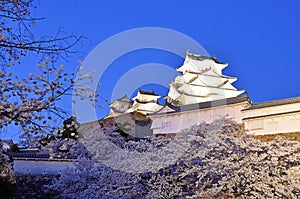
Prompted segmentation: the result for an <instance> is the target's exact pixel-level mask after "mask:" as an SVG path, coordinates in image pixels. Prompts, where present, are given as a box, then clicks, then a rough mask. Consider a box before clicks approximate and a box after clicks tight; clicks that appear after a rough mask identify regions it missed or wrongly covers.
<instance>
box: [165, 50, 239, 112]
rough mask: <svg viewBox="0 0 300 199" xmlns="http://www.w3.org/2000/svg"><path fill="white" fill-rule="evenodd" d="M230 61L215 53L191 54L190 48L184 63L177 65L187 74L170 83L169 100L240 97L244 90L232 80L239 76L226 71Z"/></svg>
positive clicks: (186, 101)
mask: <svg viewBox="0 0 300 199" xmlns="http://www.w3.org/2000/svg"><path fill="white" fill-rule="evenodd" d="M227 66H228V64H227V63H221V62H219V61H217V60H216V58H215V57H208V56H201V55H195V54H191V53H189V52H188V51H187V53H186V58H185V61H184V64H183V65H182V66H181V67H179V68H178V69H177V71H179V72H182V73H183V74H182V75H180V76H177V77H176V78H175V80H174V81H173V82H171V83H170V90H169V93H168V96H167V97H166V99H167V102H169V103H171V104H173V105H177V106H181V105H187V104H195V103H201V102H207V101H214V100H220V99H226V98H232V97H236V96H238V95H240V94H242V93H244V90H237V89H236V88H235V87H234V86H232V83H233V82H235V81H236V80H237V78H236V77H229V76H225V75H223V74H222V70H223V69H224V68H225V67H227Z"/></svg>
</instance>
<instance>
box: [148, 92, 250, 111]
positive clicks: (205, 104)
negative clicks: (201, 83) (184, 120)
mask: <svg viewBox="0 0 300 199" xmlns="http://www.w3.org/2000/svg"><path fill="white" fill-rule="evenodd" d="M242 102H247V103H249V104H251V100H250V98H249V96H248V94H247V93H246V94H244V95H242V96H238V97H232V98H225V99H221V100H215V101H208V102H201V103H196V104H187V105H182V106H174V105H172V104H170V103H166V105H165V106H164V107H163V108H162V109H164V108H165V107H168V108H171V109H172V110H173V111H169V112H162V113H160V111H161V110H162V109H160V110H159V111H157V112H155V113H151V114H149V115H162V114H166V113H176V112H184V111H192V110H198V109H204V108H211V107H218V106H225V105H231V104H237V103H242Z"/></svg>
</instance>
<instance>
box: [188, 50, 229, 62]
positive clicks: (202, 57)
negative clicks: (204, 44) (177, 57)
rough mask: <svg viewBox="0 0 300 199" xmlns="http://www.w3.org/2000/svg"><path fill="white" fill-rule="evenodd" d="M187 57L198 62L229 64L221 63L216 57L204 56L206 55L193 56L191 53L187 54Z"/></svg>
mask: <svg viewBox="0 0 300 199" xmlns="http://www.w3.org/2000/svg"><path fill="white" fill-rule="evenodd" d="M186 54H187V56H188V57H190V58H191V59H193V60H198V61H204V60H212V61H214V62H215V63H217V64H227V63H224V62H220V61H218V60H217V59H216V57H210V56H204V55H197V54H192V53H190V52H189V51H187V52H186Z"/></svg>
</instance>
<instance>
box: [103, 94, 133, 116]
mask: <svg viewBox="0 0 300 199" xmlns="http://www.w3.org/2000/svg"><path fill="white" fill-rule="evenodd" d="M109 107H110V111H109V114H108V116H107V117H106V118H109V117H116V116H119V115H121V114H123V113H125V112H126V111H127V110H128V109H129V108H131V107H132V102H131V100H130V99H129V98H128V97H127V95H125V96H123V97H122V98H119V99H117V100H116V101H114V102H113V103H111V104H110V105H109Z"/></svg>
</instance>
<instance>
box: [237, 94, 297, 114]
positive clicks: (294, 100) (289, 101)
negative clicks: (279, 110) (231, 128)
mask: <svg viewBox="0 0 300 199" xmlns="http://www.w3.org/2000/svg"><path fill="white" fill-rule="evenodd" d="M293 103H300V97H293V98H287V99H281V100H272V101H267V102H260V103H255V104H253V105H252V106H251V107H249V108H247V109H244V110H243V111H245V110H252V109H259V108H267V107H273V106H281V105H287V104H293Z"/></svg>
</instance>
